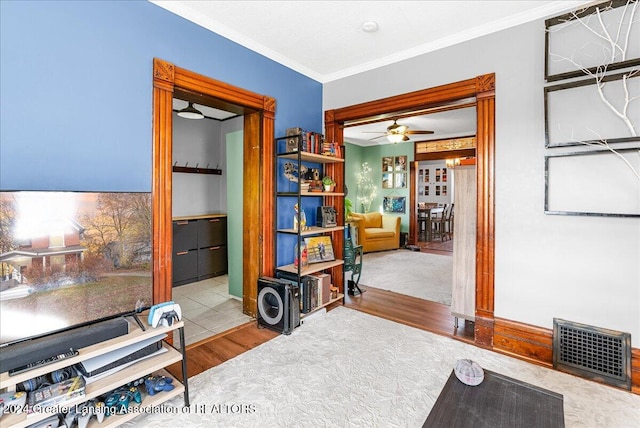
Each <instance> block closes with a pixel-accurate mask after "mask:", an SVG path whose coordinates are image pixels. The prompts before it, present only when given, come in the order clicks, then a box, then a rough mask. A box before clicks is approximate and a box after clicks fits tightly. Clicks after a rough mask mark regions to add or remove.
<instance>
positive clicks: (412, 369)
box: [96, 307, 640, 428]
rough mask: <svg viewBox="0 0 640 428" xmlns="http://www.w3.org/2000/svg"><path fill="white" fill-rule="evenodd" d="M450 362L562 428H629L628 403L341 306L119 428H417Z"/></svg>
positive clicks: (626, 397)
mask: <svg viewBox="0 0 640 428" xmlns="http://www.w3.org/2000/svg"><path fill="white" fill-rule="evenodd" d="M460 358H469V359H472V360H474V361H477V362H478V363H479V364H480V365H481V366H482V367H484V368H486V369H488V370H492V371H494V372H498V373H502V374H504V375H505V376H509V377H512V378H515V379H518V380H521V381H523V382H527V383H531V384H533V385H536V386H539V387H541V388H545V389H548V390H551V391H554V392H556V393H559V394H563V396H564V414H565V418H564V419H565V425H566V427H567V428H579V427H580V428H582V427H586V428H591V427H593V428H596V427H597V428H602V427H611V428H613V427H615V428H631V427H637V426H638V424H637V422H638V420H640V396H638V395H634V394H631V393H630V392H625V391H621V390H617V389H615V388H611V387H609V386H604V385H600V384H598V383H595V382H591V381H587V380H584V379H580V378H578V377H575V376H571V375H568V374H565V373H561V372H557V371H553V370H550V369H547V368H544V367H540V366H537V365H533V364H529V363H526V362H524V361H520V360H516V359H513V358H510V357H507V356H505V355H501V354H498V353H496V352H491V351H488V350H486V349H481V348H478V347H475V346H472V345H469V344H466V343H463V342H460V341H457V340H453V339H449V338H446V337H442V336H437V335H435V334H432V333H429V332H426V331H423V330H419V329H416V328H412V327H408V326H405V325H402V324H398V323H395V322H392V321H388V320H385V319H382V318H378V317H375V316H372V315H368V314H365V313H362V312H358V311H355V310H352V309H348V308H345V307H339V308H336V309H334V310H332V311H330V312H329V313H327V314H326V315H324V316H323V317H319V318H316V319H313V320H309V322H307V323H305V324H303V325H302V326H301V327H299V328H297V329H295V331H294V332H293V333H292V334H291V335H290V336H282V335H281V336H278V337H276V338H274V339H273V340H270V341H268V342H267V343H264V344H262V345H260V346H258V347H256V348H254V349H252V350H250V351H247V352H245V353H244V354H241V355H239V356H238V357H236V358H233V359H231V360H229V361H226V362H224V363H223V364H221V365H219V366H217V367H214V368H212V369H210V370H208V371H206V372H204V373H201V374H199V375H197V376H194V377H192V378H190V379H189V390H190V393H191V408H183V407H182V404H183V403H182V397H177V398H174V399H172V400H170V402H169V403H168V406H169V407H165V408H164V409H162V410H159V411H157V412H151V411H149V413H150V414H148V415H143V416H139V417H137V418H136V419H134V420H133V421H131V422H129V423H127V424H126V426H129V427H132V428H133V427H135V428H141V427H145V428H146V427H148V428H152V427H153V428H156V427H203V428H208V427H225V428H233V427H238V428H251V427H256V428H264V427H305V428H313V427H331V428H334V427H343V428H394V427H398V428H400V427H403V428H404V427H420V426H422V423H423V422H424V421H425V419H426V418H427V415H428V414H429V411H430V410H431V408H432V407H433V405H434V403H435V401H436V399H437V397H438V395H439V394H440V391H441V390H442V388H443V386H444V384H445V383H446V381H447V378H448V377H449V374H450V373H451V370H452V369H453V366H454V364H455V362H456V360H458V359H460ZM142 405H143V406H144V405H145V402H144V401H143V402H142ZM171 405H173V406H176V407H171ZM96 426H97V427H100V425H96Z"/></svg>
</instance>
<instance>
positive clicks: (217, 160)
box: [172, 112, 227, 217]
mask: <svg viewBox="0 0 640 428" xmlns="http://www.w3.org/2000/svg"><path fill="white" fill-rule="evenodd" d="M175 162H177V163H178V166H185V164H186V163H187V162H188V163H189V165H188V166H190V167H195V166H196V164H198V165H199V167H201V168H206V167H207V164H208V165H209V168H220V169H222V175H213V174H187V173H176V172H174V173H173V190H172V195H173V207H172V210H173V217H180V216H189V215H198V214H211V213H225V212H226V210H227V185H226V174H227V171H226V154H225V149H224V145H223V144H222V143H221V122H219V121H217V120H211V119H200V120H192V119H184V118H182V117H179V116H178V115H177V114H176V113H175V112H174V113H173V161H172V163H175Z"/></svg>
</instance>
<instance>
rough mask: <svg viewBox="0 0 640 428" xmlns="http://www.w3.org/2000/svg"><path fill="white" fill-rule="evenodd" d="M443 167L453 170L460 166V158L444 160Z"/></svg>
mask: <svg viewBox="0 0 640 428" xmlns="http://www.w3.org/2000/svg"><path fill="white" fill-rule="evenodd" d="M445 165H446V167H447V168H455V167H456V166H458V165H460V158H453V159H446V160H445Z"/></svg>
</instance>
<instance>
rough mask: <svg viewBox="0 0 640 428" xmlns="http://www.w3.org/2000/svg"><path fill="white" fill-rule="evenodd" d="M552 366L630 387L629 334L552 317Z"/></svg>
mask: <svg viewBox="0 0 640 428" xmlns="http://www.w3.org/2000/svg"><path fill="white" fill-rule="evenodd" d="M553 368H555V369H557V370H560V371H564V372H567V373H571V374H574V375H576V376H581V377H585V378H587V379H593V380H597V381H600V382H603V383H607V384H609V385H614V386H617V387H620V388H625V389H628V390H631V334H629V333H622V332H619V331H613V330H607V329H604V328H598V327H593V326H589V325H584V324H578V323H575V322H571V321H565V320H561V319H558V318H554V319H553Z"/></svg>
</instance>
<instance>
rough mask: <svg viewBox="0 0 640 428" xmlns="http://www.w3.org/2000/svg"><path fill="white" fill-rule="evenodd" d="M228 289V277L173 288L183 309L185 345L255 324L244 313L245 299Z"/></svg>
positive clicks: (174, 294) (174, 296) (175, 299)
mask: <svg viewBox="0 0 640 428" xmlns="http://www.w3.org/2000/svg"><path fill="white" fill-rule="evenodd" d="M228 289H229V286H228V276H227V275H224V276H216V277H214V278H209V279H205V280H203V281H199V282H192V283H191V284H186V285H181V286H179V287H174V288H173V301H174V302H176V303H179V304H180V308H181V309H182V319H183V320H184V342H185V345H190V344H192V343H195V342H198V341H200V340H202V339H206V338H208V337H211V336H214V335H216V334H218V333H222V332H223V331H226V330H229V329H231V328H233V327H236V326H238V325H240V324H244V323H246V322H248V321H252V320H253V321H255V318H251V317H250V316H248V315H245V314H243V313H242V300H240V299H238V298H236V297H232V296H230V295H229V293H228Z"/></svg>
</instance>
